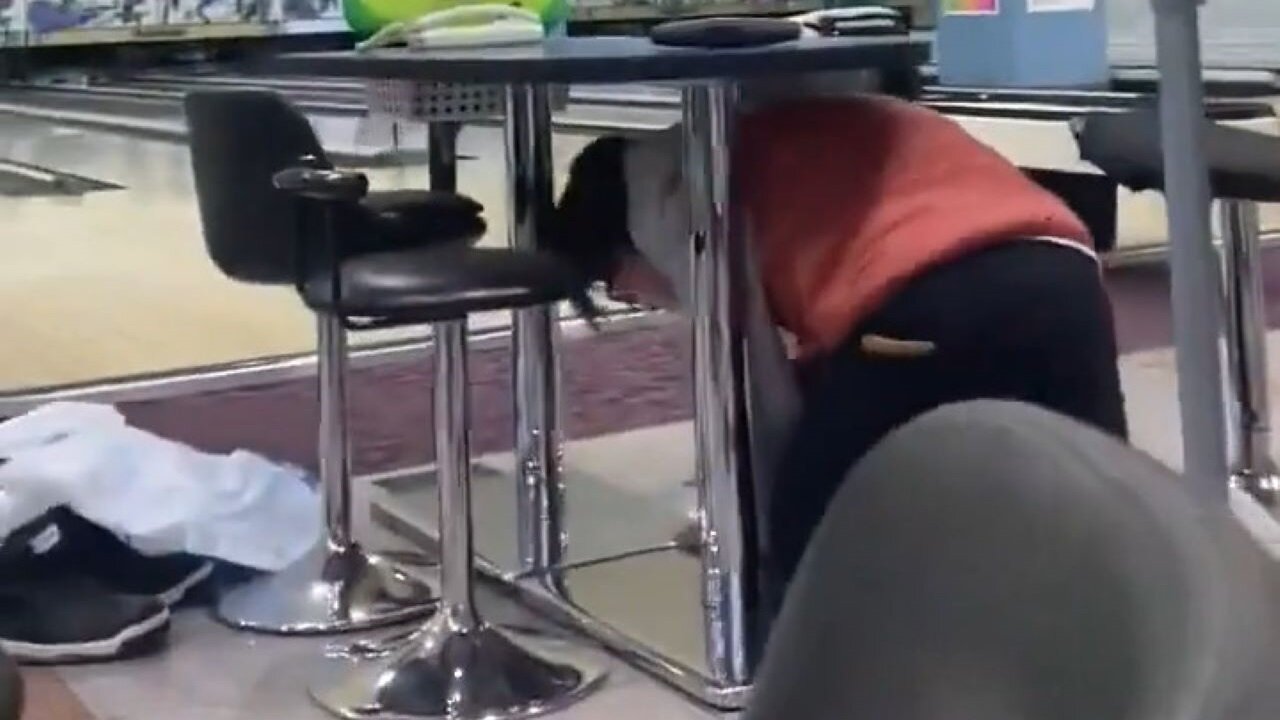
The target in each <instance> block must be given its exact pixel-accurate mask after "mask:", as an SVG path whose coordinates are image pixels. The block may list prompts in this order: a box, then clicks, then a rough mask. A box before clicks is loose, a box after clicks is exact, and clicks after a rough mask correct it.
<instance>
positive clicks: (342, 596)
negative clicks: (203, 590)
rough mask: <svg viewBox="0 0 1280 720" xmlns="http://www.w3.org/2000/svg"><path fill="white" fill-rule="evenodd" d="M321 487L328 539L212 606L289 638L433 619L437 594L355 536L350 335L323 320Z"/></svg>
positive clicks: (236, 623) (230, 618) (228, 618)
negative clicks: (349, 402) (349, 404)
mask: <svg viewBox="0 0 1280 720" xmlns="http://www.w3.org/2000/svg"><path fill="white" fill-rule="evenodd" d="M318 346H319V356H318V360H317V365H318V368H317V370H318V374H319V380H320V443H319V444H320V484H321V492H323V493H324V503H325V523H326V537H325V538H324V539H322V540H321V541H320V543H319V545H317V547H315V548H314V549H313V550H312V551H311V553H309V554H308V555H307V556H306V557H304V558H303V559H302V560H300V561H298V562H297V563H294V564H293V565H292V566H290V567H288V568H285V569H284V570H281V571H280V572H278V573H276V574H274V575H270V576H267V577H263V578H260V579H257V580H254V581H252V582H249V583H247V584H245V585H243V586H240V587H238V588H235V589H232V590H230V591H229V592H227V593H225V594H224V595H223V596H222V597H221V598H220V599H219V602H218V604H217V606H216V608H215V611H214V613H215V615H216V616H217V618H218V619H219V620H220V621H222V622H223V623H225V624H227V625H230V626H231V627H234V628H237V629H240V630H253V631H258V632H268V633H278V634H286V635H302V634H325V633H337V632H350V631H357V630H367V629H370V628H376V627H381V626H384V625H390V624H393V623H398V622H404V621H407V620H413V619H417V618H420V617H423V616H424V615H427V614H429V613H430V612H431V611H432V610H433V609H434V608H435V605H436V596H435V593H433V592H432V591H431V589H430V588H428V587H427V586H426V585H425V584H424V583H422V582H421V581H419V580H417V579H416V578H413V577H412V576H410V575H408V574H406V573H404V572H403V571H401V570H399V569H398V568H396V567H395V566H394V565H393V564H392V563H390V562H389V561H388V560H386V559H385V558H382V557H380V556H378V555H375V554H371V553H369V552H367V551H365V550H364V549H363V548H361V547H360V545H359V544H357V543H356V542H355V541H354V540H353V539H352V538H351V471H350V459H349V453H348V438H347V428H346V403H345V399H346V357H347V349H346V331H345V329H344V328H343V326H342V321H341V320H340V319H339V318H337V317H334V316H328V315H321V316H319V343H318Z"/></svg>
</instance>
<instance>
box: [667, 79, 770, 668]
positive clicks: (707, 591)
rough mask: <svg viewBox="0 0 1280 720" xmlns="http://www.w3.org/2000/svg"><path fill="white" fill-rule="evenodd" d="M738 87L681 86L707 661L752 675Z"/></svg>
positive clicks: (718, 85)
mask: <svg viewBox="0 0 1280 720" xmlns="http://www.w3.org/2000/svg"><path fill="white" fill-rule="evenodd" d="M736 99H737V87H736V86H735V85H732V84H711V85H703V86H694V87H689V88H686V89H685V90H684V96H683V105H684V108H683V109H684V133H685V135H684V155H685V176H686V180H687V183H688V187H689V195H690V201H691V207H690V219H691V224H692V232H693V237H692V239H691V240H692V242H691V244H692V253H693V258H692V262H693V273H692V274H693V312H692V315H693V382H694V388H695V391H694V432H695V443H696V447H697V451H696V452H697V462H698V467H697V472H698V488H699V506H700V509H701V513H700V515H701V521H702V540H703V551H702V581H703V587H702V592H703V603H704V607H705V612H706V616H705V632H706V642H707V661H708V665H709V667H710V670H711V675H712V679H713V680H715V681H716V682H717V683H719V684H721V685H746V684H748V683H749V682H750V681H751V672H752V670H753V665H754V658H752V657H751V656H750V650H749V648H750V646H749V644H748V638H747V632H748V626H749V625H748V618H747V593H748V590H749V589H754V583H752V582H750V581H749V579H748V577H747V568H746V561H747V554H746V553H747V547H746V537H745V528H744V525H743V517H744V513H747V512H750V510H749V509H748V508H747V506H746V505H745V504H744V503H743V502H742V493H741V492H740V488H741V487H743V486H745V484H747V483H749V482H751V477H750V462H749V455H748V453H747V448H746V444H745V442H744V438H745V436H746V417H745V416H746V411H745V397H746V395H745V391H744V377H743V370H744V363H743V349H744V343H743V337H742V329H743V328H742V323H741V322H740V318H741V317H742V303H743V297H742V293H741V292H740V289H741V288H742V282H741V277H740V275H741V274H742V272H743V271H744V268H745V265H744V263H743V262H742V257H741V253H740V252H737V247H736V245H735V241H736V240H738V238H735V237H734V236H733V221H732V218H731V217H730V202H729V201H730V198H729V189H730V167H729V159H730V156H729V149H730V147H731V144H732V143H731V135H730V134H731V132H732V130H733V114H734V106H735V101H736Z"/></svg>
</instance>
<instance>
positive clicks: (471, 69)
mask: <svg viewBox="0 0 1280 720" xmlns="http://www.w3.org/2000/svg"><path fill="white" fill-rule="evenodd" d="M928 51H929V49H928V43H927V41H926V40H925V39H924V38H918V37H916V38H907V37H902V36H897V37H863V38H802V39H800V40H796V41H793V42H786V43H779V44H776V45H765V46H760V47H751V48H731V49H725V48H719V49H690V48H672V47H662V46H658V45H654V44H653V43H651V42H650V41H649V40H648V38H641V37H558V38H549V39H547V40H546V41H544V42H542V43H539V44H531V45H514V46H506V47H473V48H449V49H439V50H409V49H407V48H388V49H382V50H373V51H369V52H362V53H357V52H353V51H346V52H320V53H294V54H287V55H278V56H276V57H273V58H270V59H267V60H261V61H259V62H258V63H256V64H255V65H254V66H253V68H252V69H251V70H250V71H255V70H256V71H257V72H261V73H264V74H265V73H270V74H273V75H310V76H324V77H352V78H398V79H405V80H423V81H434V82H452V83H465V84H515V83H626V82H644V81H660V80H707V79H717V78H723V79H730V78H750V77H761V76H768V75H787V74H800V73H812V72H822V71H829V70H856V69H863V68H878V67H890V66H895V65H906V64H910V65H918V64H920V63H922V62H924V61H925V60H927V59H928Z"/></svg>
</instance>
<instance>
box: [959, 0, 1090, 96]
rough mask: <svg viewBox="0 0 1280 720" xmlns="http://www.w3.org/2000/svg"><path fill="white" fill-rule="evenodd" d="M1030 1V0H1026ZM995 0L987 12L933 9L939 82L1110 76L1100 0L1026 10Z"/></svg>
mask: <svg viewBox="0 0 1280 720" xmlns="http://www.w3.org/2000/svg"><path fill="white" fill-rule="evenodd" d="M1031 1H1032V2H1034V0H1031ZM1027 2H1028V0H1000V8H999V12H998V13H996V14H990V15H955V14H952V15H944V14H942V11H941V10H939V15H938V32H937V40H936V42H937V47H936V57H937V63H938V77H939V80H940V82H941V83H942V84H944V85H981V86H994V87H1100V86H1105V85H1106V84H1107V82H1108V80H1109V79H1110V71H1109V67H1108V63H1107V21H1106V12H1105V8H1104V7H1103V6H1102V0H1098V2H1097V4H1096V5H1095V6H1094V8H1093V10H1091V11H1071V12H1036V13H1028V12H1027Z"/></svg>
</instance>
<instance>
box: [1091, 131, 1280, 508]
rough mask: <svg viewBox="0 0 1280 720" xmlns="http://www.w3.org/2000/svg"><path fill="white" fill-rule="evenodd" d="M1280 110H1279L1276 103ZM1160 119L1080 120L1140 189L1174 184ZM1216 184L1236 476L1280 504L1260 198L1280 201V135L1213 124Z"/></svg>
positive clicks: (1210, 154)
mask: <svg viewBox="0 0 1280 720" xmlns="http://www.w3.org/2000/svg"><path fill="white" fill-rule="evenodd" d="M1268 115H1269V116H1271V117H1274V111H1270V109H1268ZM1159 128H1160V122H1159V117H1158V114H1157V113H1156V111H1155V110H1154V109H1140V110H1137V111H1133V112H1128V113H1118V114H1108V115H1095V116H1092V117H1089V118H1081V119H1079V120H1077V121H1076V122H1075V123H1074V126H1073V130H1074V132H1075V135H1076V142H1077V144H1078V145H1079V147H1080V155H1081V157H1082V158H1083V159H1085V160H1087V161H1089V162H1091V163H1093V164H1094V165H1097V166H1098V167H1099V168H1100V169H1101V170H1102V171H1103V172H1104V173H1106V174H1107V175H1109V176H1111V177H1112V178H1113V179H1115V180H1116V182H1118V183H1120V184H1121V185H1124V186H1125V187H1128V188H1130V189H1131V190H1134V191H1141V190H1160V189H1163V187H1164V162H1163V157H1162V155H1161V148H1160V132H1159ZM1204 137H1205V155H1206V159H1207V162H1208V165H1209V193H1210V196H1211V197H1212V198H1213V199H1214V200H1216V201H1217V206H1218V213H1219V216H1220V218H1221V230H1222V254H1223V265H1224V281H1225V285H1226V288H1225V300H1226V307H1227V314H1228V317H1227V342H1226V346H1227V376H1228V377H1227V379H1228V381H1229V384H1228V386H1229V389H1230V390H1229V395H1230V397H1229V398H1228V402H1229V405H1230V413H1229V414H1230V423H1231V424H1230V426H1229V428H1228V435H1229V437H1230V442H1231V444H1230V449H1231V458H1230V467H1231V478H1230V482H1231V483H1232V484H1233V485H1235V486H1237V487H1240V488H1241V489H1243V490H1246V491H1248V492H1249V493H1250V494H1251V495H1253V496H1254V497H1255V498H1257V499H1258V501H1259V502H1262V503H1263V504H1264V505H1267V506H1268V507H1270V508H1272V509H1273V510H1275V509H1280V473H1278V472H1277V468H1276V463H1275V461H1274V460H1273V459H1272V457H1271V408H1270V399H1269V396H1268V388H1267V321H1266V300H1265V298H1264V296H1263V287H1262V280H1263V277H1262V255H1261V252H1262V251H1261V243H1260V239H1259V232H1260V228H1259V218H1258V205H1257V204H1258V203H1260V202H1280V138H1277V137H1274V136H1271V135H1264V134H1262V133H1257V132H1251V131H1249V130H1244V129H1241V128H1233V127H1227V126H1224V125H1220V124H1218V123H1215V122H1212V121H1210V120H1208V119H1206V120H1205V124H1204Z"/></svg>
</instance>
